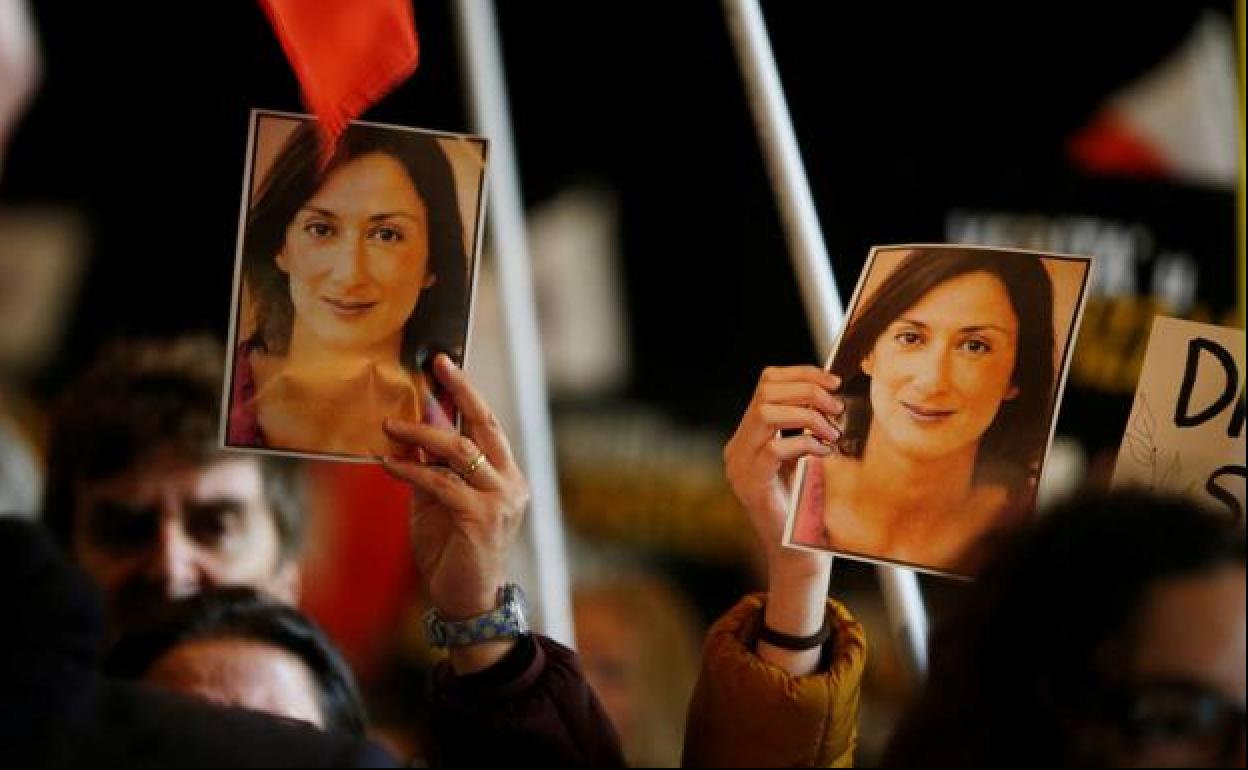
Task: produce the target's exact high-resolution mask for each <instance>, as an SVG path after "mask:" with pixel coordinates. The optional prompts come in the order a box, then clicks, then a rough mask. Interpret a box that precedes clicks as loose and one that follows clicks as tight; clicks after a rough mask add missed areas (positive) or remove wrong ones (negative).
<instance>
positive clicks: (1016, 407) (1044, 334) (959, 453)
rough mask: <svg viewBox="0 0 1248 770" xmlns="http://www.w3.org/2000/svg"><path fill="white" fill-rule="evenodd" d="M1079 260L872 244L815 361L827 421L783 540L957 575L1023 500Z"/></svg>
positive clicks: (1067, 325) (1046, 437)
mask: <svg viewBox="0 0 1248 770" xmlns="http://www.w3.org/2000/svg"><path fill="white" fill-rule="evenodd" d="M1090 266H1091V260H1090V259H1089V258H1086V257H1071V256H1059V255H1049V254H1038V253H1034V252H1023V251H1006V250H998V249H986V248H977V247H970V246H947V245H933V246H889V247H878V248H876V249H874V250H873V251H872V253H871V256H870V257H869V259H868V261H867V265H866V267H865V268H864V270H863V274H862V277H861V279H860V280H859V284H858V288H857V290H856V291H855V293H854V298H853V300H852V301H851V303H850V307H849V313H848V319H849V320H848V323H847V324H846V327H845V331H844V333H843V334H842V336H841V339H840V341H839V343H838V344H837V347H836V350H835V351H834V352H833V354H832V356H831V359H830V362H829V365H828V371H830V372H831V373H832V374H834V375H836V376H837V377H838V378H839V380H840V383H841V386H840V395H841V396H842V398H843V399H844V402H845V405H846V408H845V411H844V413H843V414H842V415H840V416H838V419H837V422H838V424H839V432H840V435H839V437H838V440H837V441H836V442H835V445H834V446H835V451H834V452H832V453H830V455H829V456H827V457H823V458H811V459H809V460H807V461H806V462H805V463H803V465H802V468H801V472H800V479H799V484H798V492H797V494H796V496H795V498H794V506H793V510H792V512H791V515H790V517H789V522H788V526H787V532H786V539H785V542H786V544H788V545H793V546H799V547H805V548H814V549H819V550H827V551H832V552H835V553H837V554H841V555H845V556H849V557H854V558H861V559H865V560H868V561H879V562H886V563H892V564H898V565H902V566H907V567H912V568H916V569H921V570H925V571H931V572H937V573H943V574H952V575H959V576H970V575H973V574H974V572H975V571H976V567H977V565H978V564H979V563H980V562H981V561H982V560H983V558H984V557H985V556H987V554H988V552H989V551H990V549H991V541H992V539H993V537H992V536H993V535H994V534H998V533H1000V532H1001V531H1003V530H1005V529H1008V528H1010V527H1012V526H1016V525H1017V524H1018V523H1020V522H1022V521H1025V520H1026V519H1027V517H1028V516H1029V514H1030V511H1031V510H1032V508H1033V507H1034V504H1035V495H1036V486H1037V484H1038V482H1039V479H1040V472H1041V469H1042V467H1043V463H1044V457H1045V454H1046V452H1047V449H1048V446H1049V443H1050V441H1051V439H1052V433H1053V426H1054V423H1055V420H1056V414H1057V406H1058V403H1059V402H1060V397H1061V391H1062V385H1063V384H1064V381H1065V373H1066V369H1067V364H1068V361H1069V358H1070V353H1071V348H1072V346H1073V340H1074V338H1075V333H1076V331H1077V327H1078V319H1079V316H1080V312H1081V310H1082V305H1083V298H1084V294H1085V291H1086V287H1087V284H1088V276H1089V269H1090Z"/></svg>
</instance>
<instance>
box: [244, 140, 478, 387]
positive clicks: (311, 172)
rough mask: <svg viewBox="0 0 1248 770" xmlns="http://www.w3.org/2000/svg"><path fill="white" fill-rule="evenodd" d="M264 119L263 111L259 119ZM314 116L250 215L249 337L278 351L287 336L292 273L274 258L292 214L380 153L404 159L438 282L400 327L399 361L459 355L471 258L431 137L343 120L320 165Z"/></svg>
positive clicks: (412, 366)
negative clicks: (344, 169) (252, 306)
mask: <svg viewBox="0 0 1248 770" xmlns="http://www.w3.org/2000/svg"><path fill="white" fill-rule="evenodd" d="M261 119H263V118H261ZM319 141H320V138H319V135H318V134H317V130H316V123H315V122H314V121H311V120H309V121H305V122H303V123H302V124H301V125H300V126H299V128H298V129H296V130H295V132H294V134H293V135H292V136H291V137H290V139H289V140H288V141H287V142H286V145H285V146H284V147H283V148H282V151H281V153H280V154H279V155H278V157H277V160H276V161H274V163H273V167H272V169H270V170H269V173H268V175H267V177H266V178H265V179H264V183H263V184H262V185H261V187H260V190H259V194H258V195H257V198H256V200H255V202H254V203H253V204H252V206H251V210H250V212H249V214H248V217H247V231H246V234H245V235H244V237H243V275H244V277H245V278H246V280H247V285H248V287H249V288H250V290H251V292H252V297H253V299H254V300H255V303H256V321H257V328H256V333H255V335H254V336H253V338H252V339H251V340H250V342H252V343H254V344H256V345H258V347H260V348H261V349H262V350H264V351H266V352H268V353H272V354H275V355H283V354H285V352H286V348H287V345H288V344H289V343H290V332H291V326H292V324H293V320H294V306H293V305H292V304H291V300H290V280H289V278H288V277H287V276H286V274H285V273H283V272H282V271H281V270H279V269H278V267H277V264H276V262H275V261H274V260H275V257H276V255H277V253H278V252H279V251H280V250H281V248H282V244H283V243H284V242H285V239H286V228H287V227H288V226H289V225H290V223H291V221H292V220H293V219H294V217H295V214H296V213H297V212H298V211H299V209H300V207H302V206H303V205H304V204H305V203H307V201H308V200H309V199H310V198H311V197H312V196H313V195H315V194H316V192H317V190H318V189H320V187H321V185H322V184H323V183H324V181H325V179H326V177H328V176H329V174H330V173H332V172H333V171H334V170H335V169H337V168H338V167H340V166H342V165H343V164H345V163H348V162H350V161H352V160H355V159H356V158H360V157H362V156H365V155H369V154H372V153H378V152H379V153H384V154H386V155H389V156H390V157H392V158H394V159H395V160H397V161H398V162H399V164H400V165H402V166H403V169H404V170H405V171H406V172H407V176H408V178H410V179H411V181H412V185H413V186H414V187H415V188H416V192H417V193H418V194H419V195H420V197H421V199H422V200H423V201H424V204H425V209H426V210H427V212H428V223H429V225H428V226H429V230H428V234H427V237H428V241H429V267H428V270H429V272H430V273H431V274H433V275H436V276H437V283H435V284H434V285H433V286H432V287H431V288H429V289H428V290H427V291H426V292H424V293H423V294H422V296H421V299H420V302H419V303H418V304H417V306H416V310H415V312H413V313H412V317H411V318H410V319H408V321H407V325H406V328H405V329H404V332H403V346H402V350H401V353H400V361H401V362H402V363H403V365H404V366H405V367H407V368H408V370H409V371H413V372H415V371H418V370H419V369H420V368H421V367H422V366H423V365H424V364H425V363H426V362H428V361H431V360H432V358H433V356H434V355H435V354H437V353H447V354H448V355H450V356H451V358H452V359H454V360H455V361H458V362H462V361H463V354H464V336H465V334H466V333H467V324H468V312H467V311H468V289H469V285H468V260H467V257H466V255H465V251H464V238H463V235H464V228H463V223H462V221H461V219H460V214H459V201H458V199H457V198H456V195H455V182H454V176H453V175H452V172H451V165H450V162H449V161H448V160H447V158H446V154H445V153H444V152H443V151H442V148H441V147H440V146H439V144H438V140H437V138H436V137H433V136H429V135H426V134H419V133H414V132H411V131H403V130H400V129H394V128H382V127H378V126H366V125H358V124H351V125H349V126H347V128H346V130H345V131H344V132H343V134H342V137H341V138H340V139H339V141H338V145H337V147H336V148H335V149H334V153H333V155H332V156H331V157H330V159H329V162H328V163H326V164H324V165H322V162H321V155H320V152H321V149H320V145H319Z"/></svg>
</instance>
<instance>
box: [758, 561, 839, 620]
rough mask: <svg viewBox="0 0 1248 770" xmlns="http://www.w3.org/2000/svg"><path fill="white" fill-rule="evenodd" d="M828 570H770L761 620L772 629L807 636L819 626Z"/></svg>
mask: <svg viewBox="0 0 1248 770" xmlns="http://www.w3.org/2000/svg"><path fill="white" fill-rule="evenodd" d="M829 578H830V572H829V571H828V570H822V571H815V572H801V573H797V574H793V573H781V574H776V573H775V572H773V573H772V576H771V579H770V582H769V584H768V589H767V606H766V610H765V611H764V613H763V620H764V622H765V623H766V624H767V626H768V627H769V628H771V629H773V630H776V631H779V632H781V633H784V634H790V635H792V636H810V635H811V634H814V633H816V632H818V631H819V629H820V628H821V627H822V626H823V619H824V615H825V613H826V610H827V597H828V580H829Z"/></svg>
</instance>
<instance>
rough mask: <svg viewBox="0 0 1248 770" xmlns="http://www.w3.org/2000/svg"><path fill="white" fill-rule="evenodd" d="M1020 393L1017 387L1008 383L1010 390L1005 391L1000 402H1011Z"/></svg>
mask: <svg viewBox="0 0 1248 770" xmlns="http://www.w3.org/2000/svg"><path fill="white" fill-rule="evenodd" d="M1020 393H1022V391H1021V390H1019V389H1018V386H1017V385H1015V384H1014V383H1010V389H1009V390H1007V391H1005V398H1004V399H1002V400H1004V401H1013V400H1014V399H1016V398H1018V396H1019V394H1020Z"/></svg>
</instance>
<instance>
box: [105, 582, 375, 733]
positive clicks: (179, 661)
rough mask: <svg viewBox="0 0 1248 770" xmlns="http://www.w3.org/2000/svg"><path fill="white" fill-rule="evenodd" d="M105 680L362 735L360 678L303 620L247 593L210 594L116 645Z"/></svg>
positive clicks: (175, 608) (181, 604)
mask: <svg viewBox="0 0 1248 770" xmlns="http://www.w3.org/2000/svg"><path fill="white" fill-rule="evenodd" d="M105 671H106V673H109V674H112V675H115V676H118V677H121V678H124V679H132V680H140V681H143V682H146V683H148V684H151V685H154V686H157V687H162V688H165V689H167V690H171V691H173V692H180V693H184V694H186V695H191V696H196V697H200V698H203V699H205V700H209V701H212V702H214V703H220V704H222V705H226V706H238V707H243V708H250V709H253V710H255V711H265V712H269V713H272V714H275V715H278V716H282V717H286V718H290V719H298V720H302V721H304V722H307V723H309V724H312V725H315V726H316V727H319V728H321V729H325V730H334V731H337V732H341V733H347V734H351V735H357V736H363V735H364V728H365V724H366V722H367V719H366V716H365V710H364V703H363V701H362V700H361V699H360V695H359V691H358V688H357V687H356V683H355V677H354V676H353V675H352V673H351V669H350V668H349V667H348V666H347V663H346V661H344V660H343V659H342V656H341V655H339V654H338V651H337V650H336V649H334V647H333V645H332V644H331V643H330V641H329V640H328V639H327V638H326V637H325V635H324V633H322V631H321V630H320V629H319V628H318V627H317V626H316V624H315V623H313V622H312V621H311V620H310V619H308V618H307V617H306V616H305V615H304V614H303V613H301V612H299V611H298V610H296V609H294V608H292V607H289V606H287V605H284V604H280V603H277V602H275V601H273V600H272V599H268V598H266V597H264V596H262V595H260V594H258V593H257V592H255V591H254V590H252V589H249V588H221V589H216V590H211V591H207V592H204V593H201V594H199V595H198V596H194V597H191V598H189V599H183V600H180V601H178V602H176V603H174V604H173V605H171V606H170V607H169V608H168V610H167V612H166V613H165V615H164V617H162V618H161V620H160V622H159V623H157V624H156V625H155V626H153V627H151V628H147V629H144V630H142V631H136V632H133V633H130V634H127V635H126V636H123V637H122V638H121V639H120V640H118V642H117V644H116V645H114V646H113V649H112V650H111V651H110V652H109V655H108V659H107V661H106V663H105Z"/></svg>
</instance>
